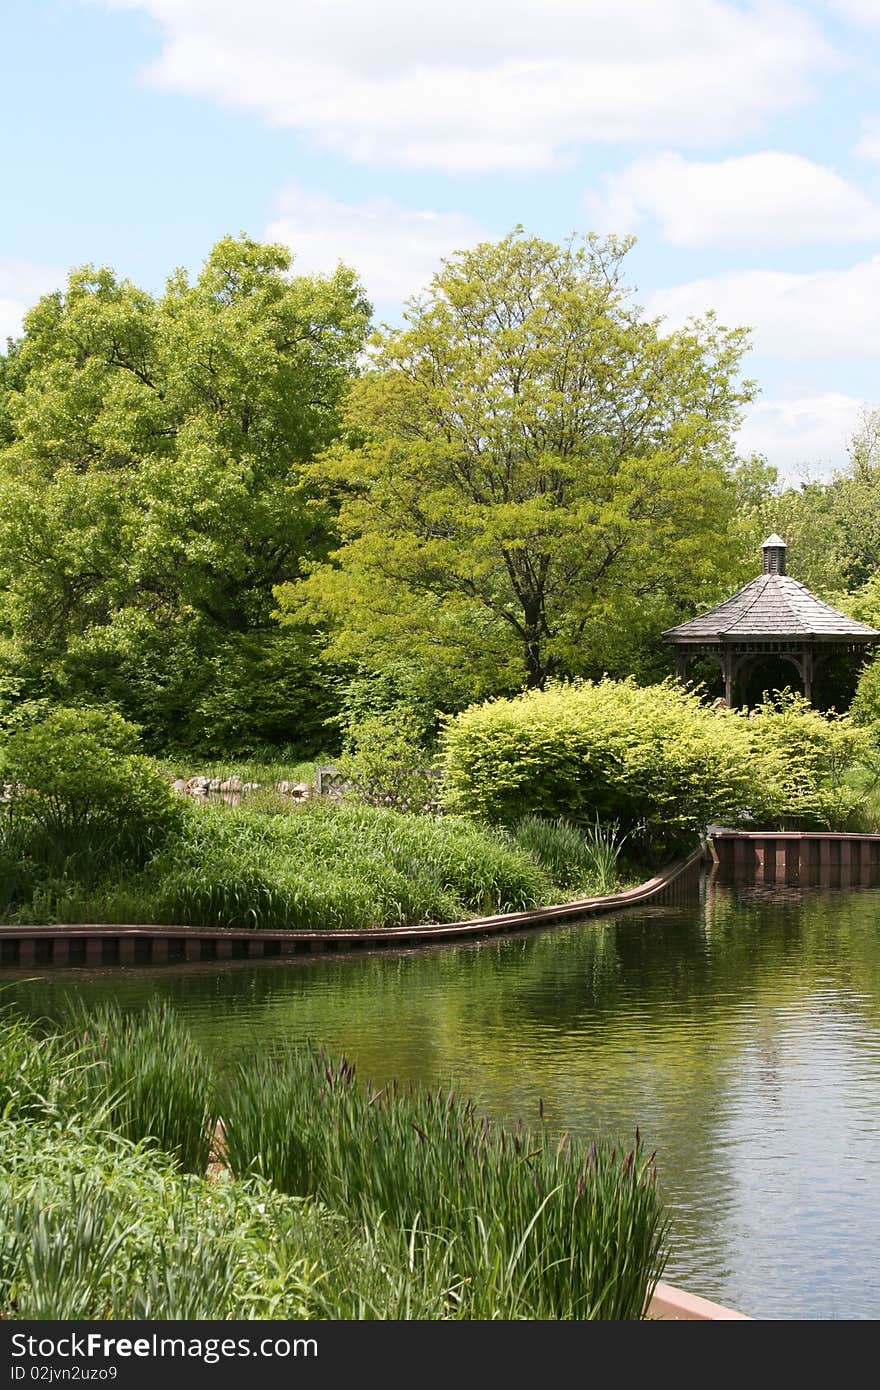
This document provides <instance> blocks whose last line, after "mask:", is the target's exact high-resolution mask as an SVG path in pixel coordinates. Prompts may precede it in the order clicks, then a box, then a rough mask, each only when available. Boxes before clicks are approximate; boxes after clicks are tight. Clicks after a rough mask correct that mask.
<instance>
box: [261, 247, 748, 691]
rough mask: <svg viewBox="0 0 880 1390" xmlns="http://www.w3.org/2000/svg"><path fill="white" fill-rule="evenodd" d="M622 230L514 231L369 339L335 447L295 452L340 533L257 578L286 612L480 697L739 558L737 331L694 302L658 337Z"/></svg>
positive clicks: (662, 612)
mask: <svg viewBox="0 0 880 1390" xmlns="http://www.w3.org/2000/svg"><path fill="white" fill-rule="evenodd" d="M629 245H630V243H629V242H628V241H618V240H615V239H610V240H608V241H604V242H603V241H599V240H597V239H596V238H594V237H589V238H587V239H586V240H585V241H584V242H582V243H576V242H574V241H572V242H570V243H569V244H568V245H566V246H563V247H558V246H555V245H552V244H550V243H549V242H545V241H541V240H538V239H537V238H529V237H526V236H525V235H524V234H523V233H522V231H521V229H517V230H516V231H514V232H513V233H511V234H510V235H509V236H507V237H505V238H504V239H503V240H502V241H500V242H497V243H484V244H482V245H479V246H477V247H476V248H474V249H473V250H472V251H466V252H461V253H459V254H457V255H455V256H453V257H452V258H451V259H450V260H448V261H447V262H445V263H444V266H443V269H442V270H441V271H440V273H439V274H438V275H436V276H435V277H434V279H433V281H432V282H431V285H430V288H429V289H428V291H427V293H426V294H425V295H424V297H422V298H420V299H416V300H414V301H411V302H410V303H409V305H408V307H407V310H406V314H405V326H404V327H403V328H402V329H399V330H394V329H386V330H385V331H384V332H382V333H380V334H378V335H377V336H376V337H375V338H374V340H373V344H372V359H371V365H370V369H369V370H368V371H366V372H365V373H364V374H363V376H362V378H361V379H360V380H359V381H358V382H356V383H355V385H354V387H353V390H352V392H351V394H350V397H349V401H348V405H347V410H346V424H347V427H348V435H347V437H346V439H345V441H344V443H341V444H339V445H337V446H335V447H332V448H331V449H330V450H329V451H327V452H325V453H324V454H323V455H321V457H320V458H319V459H318V460H317V461H316V463H315V464H314V465H312V466H311V467H310V468H309V469H308V476H309V479H310V481H311V483H312V484H313V485H316V486H319V487H320V488H321V489H323V492H324V494H325V495H326V496H328V497H332V498H333V499H334V500H335V502H336V503H337V504H338V506H339V518H338V523H337V524H338V529H339V534H340V537H341V544H340V545H339V547H338V548H337V549H336V550H335V551H334V552H333V554H332V556H331V557H330V560H329V561H328V562H323V563H317V564H313V565H312V566H311V568H310V573H309V575H308V577H307V578H306V579H305V580H304V581H303V582H301V583H297V584H294V585H292V586H290V585H288V586H282V587H280V589H279V590H278V591H277V592H278V598H279V605H280V607H281V610H282V612H283V614H284V615H285V617H286V618H287V620H288V621H293V622H297V621H302V620H303V618H306V617H308V618H311V619H317V620H322V621H325V622H327V623H329V625H330V630H331V642H330V651H331V653H333V654H335V655H336V656H338V657H344V658H347V659H361V660H363V659H367V660H372V661H374V662H375V661H378V660H382V659H389V660H390V659H393V658H396V657H399V656H401V655H403V656H405V657H406V658H407V659H408V660H410V661H413V662H414V663H416V664H419V665H421V666H423V667H424V668H425V669H430V668H431V667H435V668H438V669H445V670H446V671H448V670H449V668H450V667H454V668H457V669H459V670H461V669H464V670H466V672H467V680H468V682H469V686H470V689H471V692H472V693H475V694H479V693H482V692H484V691H492V690H502V689H505V688H507V689H515V688H517V687H519V686H520V685H521V684H522V683H523V682H524V683H525V684H526V685H528V686H530V687H540V686H543V685H544V683H545V682H546V681H547V679H548V677H550V676H553V675H557V674H575V673H579V672H583V671H589V670H590V669H591V667H592V666H595V665H596V664H597V663H598V662H600V661H601V660H602V653H603V650H607V649H610V648H613V647H614V646H615V644H616V645H617V646H618V647H619V646H620V643H621V636H622V635H623V634H626V636H627V640H628V642H629V643H631V642H633V641H635V640H637V639H638V638H639V637H640V636H641V635H642V634H644V633H645V632H646V631H649V630H652V631H654V632H655V633H656V632H657V630H658V625H659V626H663V625H666V623H667V622H668V621H672V620H673V618H674V616H675V615H676V614H677V613H681V612H682V611H683V610H687V608H688V605H695V606H696V605H698V604H699V603H700V602H701V601H703V600H705V599H710V598H711V599H714V598H715V597H717V596H718V591H719V586H723V585H724V584H725V582H727V581H729V580H730V578H731V576H733V575H737V574H738V570H737V556H736V543H735V539H734V538H733V536H732V534H729V523H730V521H731V518H732V515H733V512H734V508H735V505H736V493H735V488H734V487H733V485H732V483H731V480H730V478H729V476H728V467H729V465H730V463H731V462H732V457H733V449H732V445H731V431H732V429H733V427H734V425H735V424H736V421H737V411H738V408H739V407H740V406H741V405H742V404H743V403H744V402H746V401H748V400H749V399H750V398H751V396H752V386H751V384H750V383H744V384H738V383H737V381H736V375H737V369H738V367H739V363H740V359H741V356H742V354H743V352H744V350H745V347H746V333H745V330H742V329H736V330H733V331H729V330H727V329H724V328H722V327H720V326H719V325H718V324H717V323H716V321H715V319H714V318H713V317H712V316H711V315H710V316H708V317H707V318H705V319H704V320H702V321H700V322H692V323H691V324H690V325H689V326H688V328H687V329H685V330H683V331H680V332H674V333H668V334H663V333H662V332H661V331H660V327H659V324H658V322H657V321H650V320H647V319H645V318H644V317H643V316H642V315H641V313H640V311H639V310H638V308H637V307H635V306H633V305H632V304H631V303H630V301H629V297H628V293H627V291H626V290H625V289H624V287H623V286H622V283H621V267H622V262H623V260H624V257H625V255H626V252H627V250H628V249H629Z"/></svg>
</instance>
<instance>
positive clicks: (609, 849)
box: [511, 816, 627, 895]
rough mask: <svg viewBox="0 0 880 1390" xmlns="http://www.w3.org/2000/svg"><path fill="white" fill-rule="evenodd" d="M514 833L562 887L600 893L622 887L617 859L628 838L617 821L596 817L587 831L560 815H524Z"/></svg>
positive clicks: (519, 844) (527, 850) (514, 837)
mask: <svg viewBox="0 0 880 1390" xmlns="http://www.w3.org/2000/svg"><path fill="white" fill-rule="evenodd" d="M511 836H512V839H513V841H514V843H515V844H516V845H518V846H519V848H520V849H524V850H525V851H526V852H527V853H528V854H530V855H531V856H532V857H533V858H534V859H535V860H537V862H538V863H539V864H540V865H541V866H542V867H543V868H544V869H546V870H547V872H548V873H549V874H550V876H551V878H552V879H553V881H554V882H555V883H558V884H559V885H560V887H562V888H569V889H577V890H578V891H579V892H581V893H584V894H587V893H591V894H596V895H599V894H604V893H613V892H614V891H615V889H616V888H617V887H618V886H619V882H620V877H619V873H618V860H619V858H620V853H621V850H622V848H623V845H624V842H625V840H626V838H627V837H626V836H625V835H623V836H621V834H620V826H619V825H618V824H617V822H616V821H613V822H610V823H608V824H605V825H603V824H602V823H601V822H600V821H599V819H598V817H597V818H596V820H595V822H594V823H593V824H592V825H589V826H587V828H586V829H585V830H584V829H581V828H580V827H579V826H576V825H572V824H571V822H570V821H566V820H564V819H562V818H561V817H560V818H558V819H557V820H546V819H544V818H543V817H542V816H523V817H522V819H521V820H519V821H517V823H516V825H514V827H513V829H512V831H511Z"/></svg>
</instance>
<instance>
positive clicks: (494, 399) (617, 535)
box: [0, 230, 880, 755]
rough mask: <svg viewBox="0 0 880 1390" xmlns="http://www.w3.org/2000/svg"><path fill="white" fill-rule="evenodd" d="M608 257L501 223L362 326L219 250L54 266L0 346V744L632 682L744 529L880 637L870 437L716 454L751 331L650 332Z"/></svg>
mask: <svg viewBox="0 0 880 1390" xmlns="http://www.w3.org/2000/svg"><path fill="white" fill-rule="evenodd" d="M628 249H629V243H628V242H627V241H617V240H615V239H609V240H606V241H599V240H598V239H596V238H593V237H590V238H587V239H585V240H584V241H582V242H575V241H572V242H570V243H568V244H567V245H565V246H563V247H559V246H555V245H553V244H551V243H548V242H544V241H541V240H539V239H536V238H530V237H526V236H525V235H524V234H523V233H522V232H521V231H520V230H517V231H515V232H514V233H512V234H511V235H509V236H508V237H506V238H504V239H503V240H502V241H500V242H497V243H486V244H483V245H481V246H478V247H476V248H475V249H473V250H472V251H468V252H463V253H460V254H458V255H456V256H453V257H451V258H450V260H449V261H447V262H446V263H445V264H444V266H443V267H442V268H441V270H440V271H439V272H438V274H437V276H435V278H434V280H433V281H432V283H431V285H430V286H429V287H428V289H427V290H426V292H425V294H424V295H423V296H422V297H421V298H420V299H418V300H417V301H413V302H411V303H410V304H409V306H408V308H407V309H406V312H405V315H404V320H403V326H402V327H401V328H398V329H383V330H381V331H380V332H377V333H375V334H373V335H372V337H370V336H369V333H370V307H369V305H368V304H367V302H366V299H365V296H364V293H363V289H362V287H361V285H360V283H359V281H358V278H357V276H356V274H355V273H354V272H353V271H352V270H349V269H346V268H344V267H340V268H339V269H338V270H337V271H336V272H335V273H334V274H333V275H332V276H324V277H322V276H300V275H296V274H293V273H291V258H290V255H289V253H288V252H287V251H286V250H285V249H284V248H281V247H278V246H267V245H261V244H259V243H256V242H253V241H251V240H249V239H247V238H244V237H242V238H238V239H234V238H225V239H223V240H222V241H220V242H219V243H218V244H217V246H215V248H214V249H213V251H212V252H211V254H210V256H209V257H208V259H207V261H206V263H205V266H204V268H203V270H202V272H201V274H200V275H199V276H198V277H197V278H196V279H194V280H191V279H190V278H189V277H188V276H187V275H186V274H185V273H184V272H183V271H177V272H175V273H174V274H173V275H172V276H171V277H170V279H169V280H168V282H167V285H166V287H165V290H164V291H163V292H162V293H161V294H158V295H152V294H148V293H146V292H144V291H142V290H140V289H138V288H137V287H135V286H134V285H132V284H131V283H129V282H128V281H125V280H119V279H118V278H117V277H116V276H115V275H114V274H113V273H112V272H111V271H109V270H105V269H98V270H96V269H94V268H91V267H86V268H83V269H80V270H77V271H74V272H73V273H72V274H71V276H70V278H69V281H68V284H67V286H66V287H65V288H64V289H63V290H59V291H58V292H57V293H54V294H51V295H47V296H45V297H44V298H43V299H42V300H40V302H39V303H38V304H37V305H36V306H35V307H34V308H33V309H32V310H31V312H30V313H29V314H28V316H27V318H26V321H25V327H24V332H23V335H22V337H21V338H20V339H19V340H17V341H15V342H11V343H10V344H9V348H8V352H7V354H6V355H5V356H0V723H2V724H3V725H5V726H6V727H10V726H15V724H16V723H20V722H22V721H31V720H33V718H34V717H35V716H36V715H38V714H40V713H45V712H46V711H47V710H48V709H49V708H52V707H54V706H55V705H58V704H63V705H65V706H71V705H86V706H102V707H105V708H108V709H111V710H116V711H118V712H119V713H120V714H122V715H124V716H125V717H126V718H128V719H131V720H134V721H135V722H136V723H137V724H139V725H140V726H141V728H142V729H143V733H144V740H145V744H146V746H147V747H148V748H150V749H152V750H153V751H165V750H171V749H175V748H177V749H184V748H185V749H188V750H190V751H193V752H204V753H221V752H222V753H226V754H228V753H248V752H250V753H254V752H260V751H262V750H263V749H265V748H267V747H269V746H275V747H278V746H286V747H289V748H290V749H291V750H296V751H297V752H298V753H301V754H304V755H307V754H309V753H312V752H315V751H318V749H319V748H320V747H321V746H325V747H326V746H327V745H328V743H329V744H332V743H334V742H335V741H337V740H338V738H339V731H338V729H337V731H336V733H333V732H332V731H331V732H329V733H328V724H327V721H328V720H332V719H334V718H335V719H336V720H337V721H339V722H340V723H341V724H342V727H343V729H344V728H345V726H346V724H348V725H350V724H352V723H357V722H358V721H359V720H362V719H363V718H364V717H365V716H369V715H374V714H375V713H376V711H377V710H378V711H380V712H381V711H383V710H386V709H392V710H393V709H399V708H403V709H405V710H406V711H407V718H408V720H409V721H410V726H411V728H413V729H415V730H416V731H417V732H418V731H419V730H421V731H422V732H424V731H426V730H428V729H430V728H431V727H432V725H433V722H434V720H435V716H436V711H437V709H438V707H439V708H441V709H443V710H445V711H455V710H458V709H461V708H463V707H464V706H466V705H467V704H468V703H470V702H471V701H472V700H474V699H479V698H484V697H486V696H490V695H497V694H505V695H511V694H515V693H516V692H518V691H520V690H522V689H523V688H540V687H542V686H543V685H545V684H546V682H547V681H548V679H551V678H554V677H572V676H587V677H595V676H600V675H601V674H602V673H604V672H607V673H609V674H611V675H616V676H623V675H627V674H630V673H634V674H635V675H636V677H637V678H638V679H639V680H642V681H650V680H656V679H658V678H661V677H662V676H664V675H665V674H666V673H667V672H668V670H669V657H668V653H667V652H666V650H665V649H664V648H663V646H662V644H661V643H660V641H659V633H660V632H661V631H662V629H663V628H665V627H668V626H670V625H671V624H673V623H675V622H677V621H680V620H681V619H683V618H685V617H687V616H689V615H691V614H693V613H694V612H696V611H699V610H700V609H701V608H704V607H706V606H709V605H710V604H712V603H714V602H716V601H717V600H718V599H719V598H721V597H722V596H723V595H724V594H726V593H728V592H729V591H730V590H731V589H732V588H733V587H735V586H736V585H737V584H738V583H741V582H744V581H745V580H746V579H747V578H749V577H750V576H751V574H753V573H754V570H755V567H756V563H757V561H756V553H757V546H758V545H759V544H760V541H761V539H763V534H762V533H764V534H766V532H767V531H769V530H778V531H780V532H781V533H782V534H783V535H784V536H785V537H786V539H787V540H788V541H789V544H790V547H791V548H790V556H791V566H790V568H791V572H792V573H794V574H795V576H796V577H799V578H802V579H804V580H805V582H807V583H808V584H810V585H811V587H813V588H815V589H816V591H817V592H818V593H819V594H820V595H821V596H823V597H826V598H829V599H830V600H831V601H832V602H837V603H838V604H839V606H841V607H848V609H849V611H853V612H857V614H858V616H860V617H863V618H865V619H866V620H867V621H874V622H876V621H877V619H878V618H880V587H878V581H877V578H876V576H877V572H878V550H880V482H878V478H880V450H878V434H880V425H878V420H877V418H876V417H871V418H868V419H866V422H865V427H864V429H863V431H862V432H861V433H860V435H859V437H858V439H857V440H856V441H855V442H854V444H853V452H852V459H851V463H850V466H849V468H848V469H847V470H845V472H844V473H843V474H841V476H840V477H839V478H835V479H833V480H832V481H831V482H830V483H828V484H818V483H810V484H808V485H806V486H804V487H799V488H787V489H782V490H780V488H779V486H778V484H777V482H776V480H775V478H774V475H773V471H772V469H770V468H768V467H767V466H766V465H765V464H763V463H762V462H761V461H755V460H749V461H746V462H742V461H741V460H738V459H737V457H736V452H735V448H734V443H733V438H734V433H735V429H736V426H737V423H738V419H739V412H740V410H741V408H742V407H743V406H744V405H745V404H747V403H748V401H749V400H751V399H752V397H753V395H754V390H755V388H754V385H753V384H752V383H749V382H748V381H743V380H742V379H741V376H740V366H741V361H742V357H743V354H744V352H745V350H746V347H747V332H746V330H743V329H733V330H730V329H726V328H723V327H721V326H720V325H719V324H718V323H717V322H716V321H715V319H714V318H713V316H712V315H711V314H710V315H707V317H706V318H705V319H703V320H701V321H695V322H693V323H691V324H689V325H688V326H687V328H686V329H683V330H681V331H678V332H675V333H663V332H662V331H661V329H660V327H659V326H658V324H657V323H655V322H652V321H650V320H648V319H646V318H645V316H644V314H643V313H642V311H641V310H640V309H639V308H638V306H637V305H635V304H634V303H633V301H632V298H631V294H630V292H629V290H628V289H627V287H626V285H625V283H624V279H623V262H624V260H625V256H626V253H627V251H628ZM332 727H333V726H332V725H331V726H330V728H331V730H332Z"/></svg>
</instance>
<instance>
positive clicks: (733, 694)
mask: <svg viewBox="0 0 880 1390" xmlns="http://www.w3.org/2000/svg"><path fill="white" fill-rule="evenodd" d="M761 552H762V558H763V566H762V572H761V574H759V575H758V576H757V578H756V579H753V580H751V582H750V583H748V584H746V585H744V587H743V588H742V589H740V590H739V591H738V592H737V593H735V594H734V595H733V596H732V597H731V598H729V599H725V600H724V602H723V603H719V604H718V606H717V607H716V608H712V609H710V610H709V611H708V612H707V613H701V614H699V616H698V617H696V618H691V619H690V620H689V621H688V622H686V623H681V624H679V626H678V627H672V628H669V629H668V630H667V631H666V632H664V633H663V640H664V641H666V642H669V643H670V644H671V645H672V646H673V647H674V648H675V670H676V674H677V675H678V676H680V677H681V678H682V679H685V678H687V677H688V676H689V675H690V674H691V670H692V667H693V663H694V662H695V660H698V659H700V658H702V659H703V660H700V661H699V662H698V664H699V665H702V664H703V662H704V661H705V659H706V658H708V659H709V660H711V661H712V662H715V663H717V664H718V666H719V667H720V672H721V678H722V682H723V691H724V699H725V700H726V702H727V704H728V705H755V704H758V703H759V702H760V700H761V699H762V698H763V695H764V691H773V690H783V689H784V688H785V687H786V686H789V687H790V688H791V689H792V690H798V691H800V692H801V693H802V694H804V695H805V696H806V698H807V699H808V700H809V701H810V702H811V703H814V704H816V705H817V707H818V708H821V709H827V708H830V707H831V706H834V707H835V708H837V709H842V708H844V707H845V706H846V705H848V703H849V701H850V699H851V698H852V692H853V689H854V688H855V680H856V678H857V675H858V670H859V668H860V666H861V665H862V664H863V662H864V660H865V657H866V656H867V655H868V654H869V653H870V650H871V648H872V646H873V644H874V643H875V642H877V641H878V639H880V632H878V631H877V629H876V628H873V627H869V626H868V625H867V623H859V622H856V621H855V619H854V618H848V617H847V616H846V614H845V613H840V612H838V610H837V609H836V608H832V607H831V605H830V604H828V603H823V602H822V600H821V599H818V598H817V597H816V595H815V594H813V593H811V592H810V590H809V589H808V588H807V587H806V585H804V584H801V583H799V581H798V580H797V579H792V578H791V576H790V575H788V574H787V573H786V553H787V546H786V543H785V541H784V540H783V539H782V537H781V536H777V535H772V536H768V537H767V539H766V540H765V542H764V544H763V545H762V547H761Z"/></svg>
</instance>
